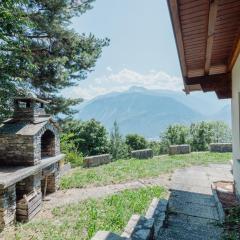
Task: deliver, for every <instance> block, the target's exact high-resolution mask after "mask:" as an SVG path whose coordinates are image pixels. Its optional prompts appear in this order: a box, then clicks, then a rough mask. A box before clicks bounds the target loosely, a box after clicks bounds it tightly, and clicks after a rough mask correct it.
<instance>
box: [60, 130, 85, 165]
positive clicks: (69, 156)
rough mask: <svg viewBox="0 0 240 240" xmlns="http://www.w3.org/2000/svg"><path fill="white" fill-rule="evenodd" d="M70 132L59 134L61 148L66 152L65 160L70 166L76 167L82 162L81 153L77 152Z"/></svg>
mask: <svg viewBox="0 0 240 240" xmlns="http://www.w3.org/2000/svg"><path fill="white" fill-rule="evenodd" d="M71 136H72V134H62V136H61V150H62V152H63V153H65V154H66V157H65V161H67V162H70V163H71V166H73V167H77V166H81V165H82V164H83V156H82V153H79V152H78V151H77V149H76V147H75V145H74V143H73V141H71Z"/></svg>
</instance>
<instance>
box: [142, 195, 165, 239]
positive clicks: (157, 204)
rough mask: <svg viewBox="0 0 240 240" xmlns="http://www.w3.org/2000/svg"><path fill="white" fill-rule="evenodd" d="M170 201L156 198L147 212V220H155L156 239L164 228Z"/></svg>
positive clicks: (154, 234)
mask: <svg viewBox="0 0 240 240" xmlns="http://www.w3.org/2000/svg"><path fill="white" fill-rule="evenodd" d="M167 206H168V200H166V199H158V198H154V199H153V200H152V202H151V204H150V206H149V208H148V210H147V212H146V215H145V217H146V218H153V219H154V233H153V236H154V239H155V238H156V237H157V236H158V235H159V232H160V230H161V228H163V225H164V222H165V220H166V211H167Z"/></svg>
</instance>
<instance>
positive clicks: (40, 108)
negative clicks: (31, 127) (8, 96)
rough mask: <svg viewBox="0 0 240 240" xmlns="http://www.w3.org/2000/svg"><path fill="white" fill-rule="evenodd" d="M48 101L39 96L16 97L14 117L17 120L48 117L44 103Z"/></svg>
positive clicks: (29, 120) (33, 119) (27, 120)
mask: <svg viewBox="0 0 240 240" xmlns="http://www.w3.org/2000/svg"><path fill="white" fill-rule="evenodd" d="M47 103H48V102H47V101H44V100H42V99H39V98H37V97H18V98H15V99H14V114H13V119H14V120H16V121H24V122H34V121H35V120H36V119H37V118H40V117H46V116H49V115H46V112H45V109H44V105H45V104H47Z"/></svg>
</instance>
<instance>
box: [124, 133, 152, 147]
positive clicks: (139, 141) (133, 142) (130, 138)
mask: <svg viewBox="0 0 240 240" xmlns="http://www.w3.org/2000/svg"><path fill="white" fill-rule="evenodd" d="M125 142H126V144H127V145H128V148H129V150H140V149H144V148H147V146H148V144H147V141H146V139H145V138H144V137H143V136H140V135H138V134H128V135H127V136H126V141H125Z"/></svg>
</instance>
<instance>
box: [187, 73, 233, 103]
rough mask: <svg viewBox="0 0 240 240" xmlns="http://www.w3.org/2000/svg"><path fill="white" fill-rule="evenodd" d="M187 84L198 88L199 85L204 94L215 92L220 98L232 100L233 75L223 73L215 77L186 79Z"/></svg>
mask: <svg viewBox="0 0 240 240" xmlns="http://www.w3.org/2000/svg"><path fill="white" fill-rule="evenodd" d="M185 81H186V84H188V85H189V88H190V89H191V86H196V85H197V84H199V85H200V86H201V89H202V90H203V91H204V92H210V91H215V92H216V94H217V95H218V97H219V98H221V99H222V98H230V97H231V91H232V75H231V73H222V74H215V75H205V76H200V77H192V78H186V79H185Z"/></svg>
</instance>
